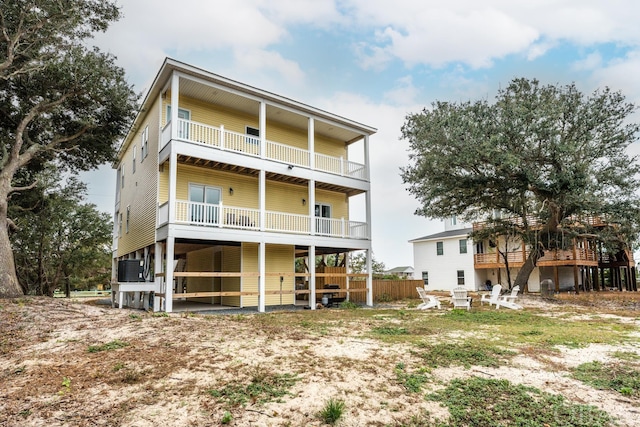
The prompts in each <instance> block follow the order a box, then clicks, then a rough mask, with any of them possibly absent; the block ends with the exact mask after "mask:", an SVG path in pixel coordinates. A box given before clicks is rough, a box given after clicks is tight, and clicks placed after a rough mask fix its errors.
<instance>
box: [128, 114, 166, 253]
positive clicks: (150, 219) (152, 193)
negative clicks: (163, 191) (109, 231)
mask: <svg viewBox="0 0 640 427" xmlns="http://www.w3.org/2000/svg"><path fill="white" fill-rule="evenodd" d="M159 105H160V103H159V102H155V103H154V104H153V106H152V107H151V108H150V109H149V110H148V112H147V114H146V116H145V117H144V118H143V120H142V121H141V125H140V127H139V128H138V129H137V130H136V132H135V133H134V134H132V135H133V136H132V137H131V140H130V141H129V144H128V146H127V148H126V150H125V152H124V153H123V155H122V157H121V162H120V167H122V168H124V171H125V178H124V184H125V185H124V188H120V211H119V212H120V213H122V222H123V224H122V235H121V236H120V238H119V240H118V255H119V256H121V255H126V254H128V253H130V252H134V251H136V250H139V249H142V248H144V247H145V246H148V245H152V244H153V243H154V242H155V225H156V214H157V209H156V206H157V204H156V198H157V194H158V189H157V185H156V180H157V176H158V154H157V153H158V142H159V139H160V134H159V123H158V108H159ZM147 126H148V127H149V140H148V141H149V142H148V148H149V150H148V155H147V156H146V157H145V158H142V139H141V135H142V131H143V130H144V129H145V127H147ZM134 146H135V150H136V172H135V173H133V151H134ZM127 206H130V221H129V233H127V232H126V216H127Z"/></svg>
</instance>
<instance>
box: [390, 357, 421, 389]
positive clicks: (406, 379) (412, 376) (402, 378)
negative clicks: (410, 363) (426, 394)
mask: <svg viewBox="0 0 640 427" xmlns="http://www.w3.org/2000/svg"><path fill="white" fill-rule="evenodd" d="M427 372H428V370H427V369H425V368H420V369H419V370H418V371H417V372H408V371H407V370H406V366H405V364H404V363H398V364H397V365H396V368H395V373H396V378H397V379H398V383H399V384H401V385H402V386H403V387H404V388H405V389H406V390H407V391H408V392H409V393H419V392H420V391H422V385H423V384H424V383H426V382H427V381H428V380H429V378H428V377H427Z"/></svg>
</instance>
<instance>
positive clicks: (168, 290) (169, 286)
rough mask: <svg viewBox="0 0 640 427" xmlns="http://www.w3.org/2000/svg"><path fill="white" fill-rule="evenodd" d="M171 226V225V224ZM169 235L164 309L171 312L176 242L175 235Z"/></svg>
mask: <svg viewBox="0 0 640 427" xmlns="http://www.w3.org/2000/svg"><path fill="white" fill-rule="evenodd" d="M169 227H171V226H169ZM169 230H171V228H170V229H169ZM171 233H172V232H171V231H170V234H169V236H167V251H166V252H167V262H166V266H167V270H166V271H165V272H164V281H165V287H164V288H165V289H164V311H166V312H167V313H171V312H172V311H173V257H174V254H175V251H174V245H175V243H176V239H175V237H173V236H172V235H171Z"/></svg>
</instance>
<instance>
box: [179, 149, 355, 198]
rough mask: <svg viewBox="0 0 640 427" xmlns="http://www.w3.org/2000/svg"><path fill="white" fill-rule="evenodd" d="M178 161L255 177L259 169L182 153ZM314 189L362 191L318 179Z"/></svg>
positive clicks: (271, 175)
mask: <svg viewBox="0 0 640 427" xmlns="http://www.w3.org/2000/svg"><path fill="white" fill-rule="evenodd" d="M178 162H180V163H184V164H188V165H192V166H198V167H204V168H208V169H214V170H217V171H223V172H232V173H237V174H241V175H247V176H253V177H256V178H257V177H258V175H259V174H260V171H259V170H257V169H252V168H247V167H244V166H238V165H232V164H229V163H223V162H217V161H214V160H207V159H201V158H199V157H191V156H185V155H182V154H181V155H178ZM266 178H267V179H268V180H269V181H276V182H283V183H286V184H294V185H301V186H303V187H306V186H307V185H308V183H309V181H308V180H306V179H304V178H299V177H296V176H291V175H286V174H280V173H275V172H267V173H266ZM316 190H327V191H334V192H338V193H343V194H346V195H347V196H349V197H351V196H355V195H357V194H360V193H362V191H360V190H356V189H354V188H348V187H343V186H341V185H335V184H330V183H326V182H320V181H316Z"/></svg>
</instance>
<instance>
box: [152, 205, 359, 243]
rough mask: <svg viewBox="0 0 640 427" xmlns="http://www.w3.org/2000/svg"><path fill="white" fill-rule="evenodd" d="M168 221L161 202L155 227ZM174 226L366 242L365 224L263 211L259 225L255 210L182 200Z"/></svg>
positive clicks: (164, 206) (257, 210) (177, 207)
mask: <svg viewBox="0 0 640 427" xmlns="http://www.w3.org/2000/svg"><path fill="white" fill-rule="evenodd" d="M168 222H169V204H168V203H163V204H162V205H160V206H158V226H161V225H164V224H167V223H168ZM175 223H176V224H190V225H198V226H206V227H218V228H234V229H243V230H254V231H268V232H274V233H291V234H306V235H311V234H314V235H316V236H325V237H336V238H344V239H362V240H367V239H369V227H368V226H367V223H365V222H358V221H349V220H345V219H342V218H341V219H336V218H320V217H312V216H309V215H296V214H290V213H286V212H274V211H265V212H264V224H262V223H261V215H260V210H259V209H249V208H240V207H234V206H226V205H224V206H223V205H222V204H209V203H199V202H189V201H186V200H177V201H176V212H175ZM312 224H314V225H315V233H312V231H311V226H312Z"/></svg>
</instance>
